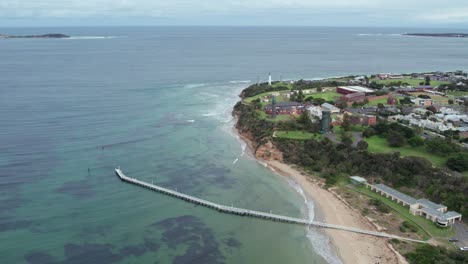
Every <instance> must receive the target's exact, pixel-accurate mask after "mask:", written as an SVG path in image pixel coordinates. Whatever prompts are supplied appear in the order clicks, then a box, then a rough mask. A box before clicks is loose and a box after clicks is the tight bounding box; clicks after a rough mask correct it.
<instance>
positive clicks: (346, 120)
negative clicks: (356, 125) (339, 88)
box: [341, 114, 351, 131]
mask: <svg viewBox="0 0 468 264" xmlns="http://www.w3.org/2000/svg"><path fill="white" fill-rule="evenodd" d="M341 127H342V128H343V130H344V131H350V130H351V120H350V117H349V115H348V114H344V116H343V123H342V124H341Z"/></svg>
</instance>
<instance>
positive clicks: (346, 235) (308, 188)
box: [266, 160, 407, 264]
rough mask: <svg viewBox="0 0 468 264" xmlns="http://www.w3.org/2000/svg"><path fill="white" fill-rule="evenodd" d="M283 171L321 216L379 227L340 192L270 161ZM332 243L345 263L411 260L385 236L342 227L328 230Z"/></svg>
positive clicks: (281, 164) (292, 169)
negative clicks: (346, 200) (350, 230)
mask: <svg viewBox="0 0 468 264" xmlns="http://www.w3.org/2000/svg"><path fill="white" fill-rule="evenodd" d="M266 162H267V164H268V165H269V166H270V167H271V168H273V169H274V170H275V171H276V172H277V173H279V174H280V175H283V176H286V177H291V178H292V179H293V180H294V181H295V182H297V183H298V184H299V185H300V186H301V187H302V189H303V190H304V192H305V193H306V195H307V196H308V197H309V198H311V199H312V200H313V201H314V203H315V206H316V208H318V210H319V211H320V216H321V218H323V219H321V220H323V221H325V222H327V223H331V224H337V225H345V226H350V227H357V228H361V229H367V230H376V229H375V227H374V226H373V225H372V224H371V223H370V222H369V221H367V220H366V219H365V218H364V217H363V216H361V214H360V213H359V212H357V211H356V210H353V209H352V208H351V207H349V206H348V205H347V204H346V203H345V202H343V201H342V200H341V199H340V198H339V197H338V196H337V195H335V194H334V193H332V192H331V191H328V190H326V189H324V188H322V187H321V185H322V184H321V183H320V182H319V181H318V180H312V179H310V177H306V176H304V175H302V174H301V172H300V171H298V170H296V169H294V168H292V167H291V166H289V165H286V164H284V163H282V162H279V161H276V160H275V161H266ZM325 232H326V234H327V235H328V236H329V237H330V238H331V241H332V244H333V245H332V246H333V247H334V249H335V250H336V251H337V254H338V256H339V257H340V259H341V260H342V261H343V263H345V264H347V263H349V264H354V263H407V262H406V261H405V260H404V258H403V257H402V256H400V255H399V254H398V253H395V252H394V251H393V250H392V249H391V247H390V246H389V245H388V243H387V242H386V240H385V239H382V238H377V237H372V236H366V235H360V234H355V233H350V232H344V231H338V230H331V229H327V230H325Z"/></svg>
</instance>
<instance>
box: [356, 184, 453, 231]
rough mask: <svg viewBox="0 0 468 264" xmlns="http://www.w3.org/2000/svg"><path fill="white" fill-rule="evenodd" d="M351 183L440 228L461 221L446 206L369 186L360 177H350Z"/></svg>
mask: <svg viewBox="0 0 468 264" xmlns="http://www.w3.org/2000/svg"><path fill="white" fill-rule="evenodd" d="M351 182H353V183H354V184H356V183H359V184H361V185H364V186H366V188H370V189H371V190H372V191H375V192H376V193H378V194H380V195H382V196H385V197H387V198H389V199H391V200H392V201H395V202H396V203H398V204H401V205H403V206H406V207H409V211H410V213H411V214H413V215H418V216H422V217H425V218H426V219H429V220H431V221H432V222H434V223H437V224H438V225H440V226H449V225H453V224H454V223H455V222H456V221H461V219H462V215H461V214H460V213H457V212H453V211H449V212H448V211H447V206H445V205H443V204H436V203H434V202H431V201H429V200H427V199H415V198H413V197H411V196H408V195H406V194H404V193H401V192H399V191H397V190H395V189H393V188H390V187H388V186H386V185H385V184H375V185H371V184H369V183H367V181H366V180H365V179H363V178H361V177H357V176H353V177H351Z"/></svg>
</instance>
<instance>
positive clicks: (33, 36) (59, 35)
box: [0, 34, 70, 38]
mask: <svg viewBox="0 0 468 264" xmlns="http://www.w3.org/2000/svg"><path fill="white" fill-rule="evenodd" d="M69 37H70V36H67V35H64V34H45V35H30V36H9V35H0V38H69Z"/></svg>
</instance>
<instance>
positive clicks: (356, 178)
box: [350, 176, 367, 183]
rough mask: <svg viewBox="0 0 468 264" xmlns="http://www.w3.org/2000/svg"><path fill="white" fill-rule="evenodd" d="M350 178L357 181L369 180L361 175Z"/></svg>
mask: <svg viewBox="0 0 468 264" xmlns="http://www.w3.org/2000/svg"><path fill="white" fill-rule="evenodd" d="M350 178H351V179H353V180H355V181H357V182H361V183H365V182H367V180H366V179H364V178H362V177H359V176H351V177H350Z"/></svg>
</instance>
